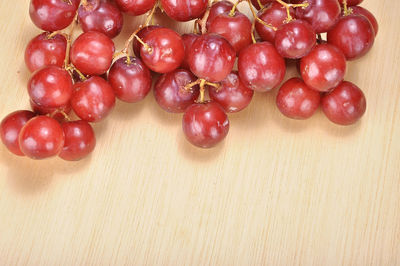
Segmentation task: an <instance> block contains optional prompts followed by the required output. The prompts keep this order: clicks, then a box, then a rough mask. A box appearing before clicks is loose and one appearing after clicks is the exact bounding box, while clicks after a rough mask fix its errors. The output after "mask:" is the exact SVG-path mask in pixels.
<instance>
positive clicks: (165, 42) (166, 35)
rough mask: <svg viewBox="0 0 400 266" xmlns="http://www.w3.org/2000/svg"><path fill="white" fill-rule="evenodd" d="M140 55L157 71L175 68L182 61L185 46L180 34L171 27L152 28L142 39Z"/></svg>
mask: <svg viewBox="0 0 400 266" xmlns="http://www.w3.org/2000/svg"><path fill="white" fill-rule="evenodd" d="M143 41H144V42H145V43H146V44H147V45H148V46H149V48H150V50H149V49H148V47H145V46H142V47H141V50H140V56H141V57H142V60H143V62H144V63H145V64H146V66H147V67H148V68H150V69H151V70H153V71H154V72H158V73H167V72H171V71H173V70H175V69H177V68H178V67H179V66H180V65H181V64H182V62H183V58H184V56H185V46H184V44H183V41H182V38H181V36H179V34H178V33H176V32H175V31H173V30H171V29H167V28H159V29H154V30H152V31H151V32H149V34H147V36H146V37H145V38H144V39H143Z"/></svg>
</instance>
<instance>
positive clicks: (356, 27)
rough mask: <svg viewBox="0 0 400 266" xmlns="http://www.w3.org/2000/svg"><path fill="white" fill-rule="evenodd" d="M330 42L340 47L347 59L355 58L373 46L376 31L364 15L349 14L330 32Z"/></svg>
mask: <svg viewBox="0 0 400 266" xmlns="http://www.w3.org/2000/svg"><path fill="white" fill-rule="evenodd" d="M327 38H328V43H330V44H332V45H335V46H336V47H338V48H339V49H340V50H341V51H342V52H343V54H344V55H345V56H346V58H347V60H355V59H358V58H360V57H362V56H364V55H365V54H366V53H368V52H369V50H370V49H371V48H372V46H373V44H374V41H375V33H374V29H373V27H372V25H371V23H370V22H369V21H368V19H367V18H366V17H364V16H360V15H349V16H344V17H342V18H341V19H340V20H339V22H338V23H337V24H336V25H335V27H333V28H332V29H331V30H330V31H329V32H328V36H327Z"/></svg>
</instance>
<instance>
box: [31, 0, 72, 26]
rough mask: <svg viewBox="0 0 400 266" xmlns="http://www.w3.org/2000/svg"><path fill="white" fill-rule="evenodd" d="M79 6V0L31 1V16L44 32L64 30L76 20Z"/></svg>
mask: <svg viewBox="0 0 400 266" xmlns="http://www.w3.org/2000/svg"><path fill="white" fill-rule="evenodd" d="M78 5H79V0H71V1H65V0H31V2H30V5H29V15H30V16H31V19H32V21H33V23H34V24H35V25H36V26H37V27H38V28H40V29H42V30H44V31H57V30H62V29H64V28H66V27H68V26H69V25H70V24H71V23H72V21H73V20H74V17H75V13H76V10H77V9H78Z"/></svg>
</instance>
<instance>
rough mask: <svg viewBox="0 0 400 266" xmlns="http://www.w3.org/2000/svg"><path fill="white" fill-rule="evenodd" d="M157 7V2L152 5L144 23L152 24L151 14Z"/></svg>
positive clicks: (152, 14)
mask: <svg viewBox="0 0 400 266" xmlns="http://www.w3.org/2000/svg"><path fill="white" fill-rule="evenodd" d="M157 7H158V4H155V5H154V6H153V8H152V9H151V11H150V13H149V14H148V15H147V17H146V21H145V22H144V25H146V26H149V25H150V24H153V23H152V20H153V16H154V13H155V12H156V9H157Z"/></svg>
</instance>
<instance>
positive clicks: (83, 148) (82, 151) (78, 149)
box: [58, 120, 96, 161]
mask: <svg viewBox="0 0 400 266" xmlns="http://www.w3.org/2000/svg"><path fill="white" fill-rule="evenodd" d="M62 129H63V131H64V136H65V142H64V147H63V149H62V151H61V153H60V154H59V155H58V156H59V157H60V158H62V159H64V160H66V161H78V160H81V159H83V158H84V157H86V156H88V155H89V154H90V153H91V152H92V151H93V150H94V148H95V146H96V136H95V134H94V131H93V128H92V126H91V125H90V124H89V123H88V122H86V121H83V120H79V121H73V122H66V123H63V124H62Z"/></svg>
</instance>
